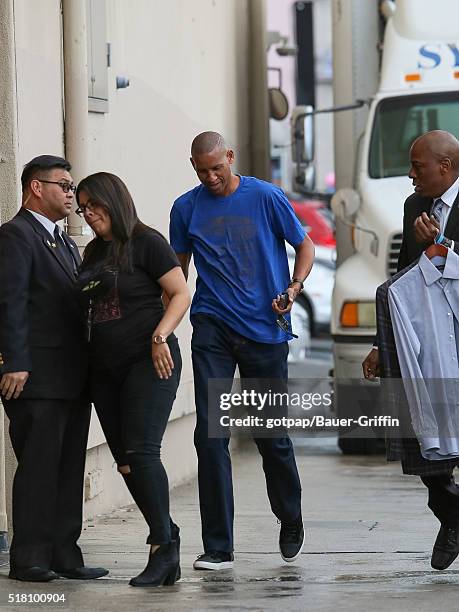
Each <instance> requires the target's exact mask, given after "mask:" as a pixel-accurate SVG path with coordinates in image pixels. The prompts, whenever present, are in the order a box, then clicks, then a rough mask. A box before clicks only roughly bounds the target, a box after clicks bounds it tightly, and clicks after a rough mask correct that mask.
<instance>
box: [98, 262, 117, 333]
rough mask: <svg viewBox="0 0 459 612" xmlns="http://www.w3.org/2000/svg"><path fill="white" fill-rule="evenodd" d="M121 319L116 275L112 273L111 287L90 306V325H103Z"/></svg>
mask: <svg viewBox="0 0 459 612" xmlns="http://www.w3.org/2000/svg"><path fill="white" fill-rule="evenodd" d="M116 319H121V308H120V298H119V294H118V273H117V272H114V273H113V286H112V287H111V289H109V291H108V292H107V293H106V294H105V295H104V296H101V297H100V298H97V299H95V300H94V302H93V304H92V323H104V322H106V321H114V320H116Z"/></svg>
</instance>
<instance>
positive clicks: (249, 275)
mask: <svg viewBox="0 0 459 612" xmlns="http://www.w3.org/2000/svg"><path fill="white" fill-rule="evenodd" d="M202 231H203V234H204V235H207V236H212V237H213V240H212V242H213V243H214V247H215V246H217V245H218V246H217V248H218V259H219V261H220V264H221V265H223V266H225V267H226V269H227V270H228V271H229V272H230V273H231V275H234V276H235V277H236V278H238V279H239V280H240V281H241V282H244V283H251V282H254V281H255V278H256V275H255V268H254V265H253V260H254V253H253V251H254V248H255V238H256V234H257V228H256V225H255V223H254V222H253V219H251V218H250V217H241V216H229V215H227V216H225V217H213V218H212V219H210V220H209V221H208V223H207V224H205V225H204V226H203V230H202Z"/></svg>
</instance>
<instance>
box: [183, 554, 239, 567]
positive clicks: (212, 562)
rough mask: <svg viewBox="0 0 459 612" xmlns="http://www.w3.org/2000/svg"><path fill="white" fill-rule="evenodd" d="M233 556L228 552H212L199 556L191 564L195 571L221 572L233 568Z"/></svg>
mask: <svg viewBox="0 0 459 612" xmlns="http://www.w3.org/2000/svg"><path fill="white" fill-rule="evenodd" d="M233 561H234V555H233V553H230V552H223V551H221V550H213V551H210V552H207V553H204V554H203V555H199V557H198V558H197V559H196V561H195V562H194V563H193V568H194V569H195V570H222V569H231V568H232V567H233Z"/></svg>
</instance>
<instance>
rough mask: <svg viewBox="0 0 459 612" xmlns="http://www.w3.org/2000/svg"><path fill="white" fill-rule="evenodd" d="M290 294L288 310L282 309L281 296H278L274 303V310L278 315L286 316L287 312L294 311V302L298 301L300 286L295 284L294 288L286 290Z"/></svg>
mask: <svg viewBox="0 0 459 612" xmlns="http://www.w3.org/2000/svg"><path fill="white" fill-rule="evenodd" d="M285 292H286V293H288V304H287V307H286V308H281V306H282V304H281V303H280V302H281V296H280V295H278V296H277V297H276V299H275V300H273V301H272V304H271V306H272V309H273V310H274V312H275V313H276V314H285V313H286V312H290V311H291V310H292V306H293V302H294V301H295V299H296V296H297V295H298V293H299V292H300V288H299V285H297V283H295V284H294V285H293V286H292V287H287V289H286V290H285Z"/></svg>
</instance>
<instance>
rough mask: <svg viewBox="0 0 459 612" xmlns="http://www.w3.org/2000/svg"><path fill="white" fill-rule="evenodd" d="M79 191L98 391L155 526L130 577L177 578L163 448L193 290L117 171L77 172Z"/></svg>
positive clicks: (112, 436)
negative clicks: (179, 331)
mask: <svg viewBox="0 0 459 612" xmlns="http://www.w3.org/2000/svg"><path fill="white" fill-rule="evenodd" d="M76 197H77V202H78V207H79V208H78V210H77V212H78V213H79V214H80V215H83V216H84V218H85V220H86V222H87V223H88V225H89V226H90V227H91V229H92V230H93V231H94V232H95V234H96V237H95V238H94V239H93V240H92V241H91V242H90V243H89V244H88V245H87V247H86V249H85V252H84V256H83V264H82V267H81V272H80V276H79V283H78V284H79V288H80V292H81V295H82V296H83V297H84V302H85V304H86V306H87V312H88V339H89V346H90V356H91V358H90V363H91V393H92V400H93V402H94V405H95V408H96V411H97V414H98V416H99V420H100V422H101V425H102V429H103V430H104V433H105V436H106V438H107V442H108V445H109V447H110V450H111V452H112V454H113V456H114V458H115V460H116V462H117V465H118V470H119V472H120V473H121V474H122V476H123V478H124V480H125V482H126V485H127V486H128V488H129V491H130V492H131V494H132V497H133V498H134V500H135V502H136V503H137V505H138V507H139V509H140V511H141V512H142V514H143V516H144V517H145V520H146V521H147V523H148V526H149V529H150V534H149V536H148V539H147V544H150V545H151V549H150V555H149V560H148V564H147V567H146V568H145V569H144V571H143V572H142V573H141V574H139V575H138V576H136V577H135V578H133V579H132V580H131V581H130V584H131V585H133V586H159V585H162V584H174V582H175V581H176V580H177V579H178V578H179V577H180V566H179V543H180V539H179V529H178V527H177V525H175V524H174V523H173V521H172V520H171V518H170V515H169V485H168V480H167V475H166V472H165V469H164V466H163V464H162V462H161V457H160V449H161V441H162V437H163V434H164V431H165V428H166V425H167V421H168V419H169V415H170V412H171V409H172V404H173V402H174V399H175V395H176V391H177V387H178V384H179V379H180V371H181V358H180V350H179V346H178V341H177V338H176V337H175V336H174V334H173V331H174V329H175V328H176V327H177V325H178V323H179V322H180V320H181V319H182V317H183V315H184V314H185V312H186V311H187V309H188V307H189V304H190V296H189V292H188V289H187V286H186V281H185V278H184V276H183V273H182V269H181V268H180V264H179V262H178V260H177V258H176V256H175V254H174V252H173V250H172V249H171V247H170V246H169V244H168V243H167V241H166V240H165V238H164V237H163V236H162V235H161V234H159V233H158V232H156V231H155V230H153V229H152V228H150V227H148V226H146V225H144V224H143V223H142V222H141V221H140V220H139V219H138V217H137V213H136V210H135V207H134V203H133V201H132V198H131V196H130V194H129V191H128V190H127V187H126V185H125V184H124V183H123V182H122V181H121V179H119V178H118V177H117V176H115V175H113V174H109V173H107V172H98V173H97V174H93V175H91V176H88V177H87V178H85V179H84V180H83V181H81V183H80V184H79V185H78V189H77V193H76ZM163 294H166V296H167V308H166V309H165V308H164V306H163V301H162V295H163Z"/></svg>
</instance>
